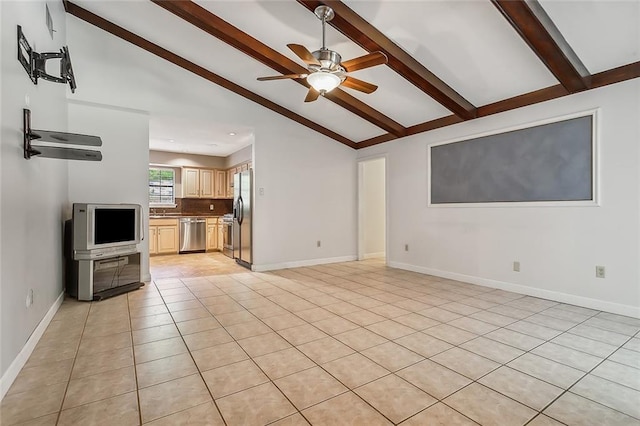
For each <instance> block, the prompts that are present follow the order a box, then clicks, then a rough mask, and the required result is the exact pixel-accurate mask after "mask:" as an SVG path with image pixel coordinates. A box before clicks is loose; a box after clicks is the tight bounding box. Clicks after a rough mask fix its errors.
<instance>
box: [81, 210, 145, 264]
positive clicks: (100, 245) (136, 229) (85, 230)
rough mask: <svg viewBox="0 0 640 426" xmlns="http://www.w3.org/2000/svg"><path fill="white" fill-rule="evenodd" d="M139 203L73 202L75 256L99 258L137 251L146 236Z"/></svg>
mask: <svg viewBox="0 0 640 426" xmlns="http://www.w3.org/2000/svg"><path fill="white" fill-rule="evenodd" d="M142 219H143V216H142V206H140V205H139V204H89V203H74V204H73V219H72V222H73V254H74V259H76V260H80V259H95V258H99V257H104V256H106V255H110V254H113V255H117V254H123V253H128V252H132V251H135V250H136V245H137V244H139V243H140V242H141V241H142V239H143V238H144V235H143V232H142Z"/></svg>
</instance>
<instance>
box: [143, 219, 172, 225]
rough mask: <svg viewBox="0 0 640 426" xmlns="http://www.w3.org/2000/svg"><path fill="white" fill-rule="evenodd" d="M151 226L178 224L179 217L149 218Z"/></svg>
mask: <svg viewBox="0 0 640 426" xmlns="http://www.w3.org/2000/svg"><path fill="white" fill-rule="evenodd" d="M149 226H178V219H149Z"/></svg>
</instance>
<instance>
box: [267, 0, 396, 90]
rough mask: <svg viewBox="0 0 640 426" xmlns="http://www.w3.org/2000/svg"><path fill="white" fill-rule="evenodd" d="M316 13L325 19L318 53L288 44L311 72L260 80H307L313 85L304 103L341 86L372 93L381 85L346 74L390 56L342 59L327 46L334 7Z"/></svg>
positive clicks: (380, 54) (378, 63)
mask: <svg viewBox="0 0 640 426" xmlns="http://www.w3.org/2000/svg"><path fill="white" fill-rule="evenodd" d="M314 13H315V15H316V16H317V17H318V19H320V20H321V21H322V47H321V48H320V49H319V50H316V51H315V52H310V51H309V50H308V49H307V48H306V47H304V46H302V45H300V44H287V47H288V48H289V49H291V50H292V51H293V53H295V54H296V55H297V56H298V57H299V58H300V59H302V60H303V61H304V63H305V64H306V65H307V69H308V70H309V72H308V73H304V74H285V75H276V76H271V77H259V78H258V80H259V81H268V80H281V79H287V78H290V79H294V80H296V79H303V78H306V79H307V83H309V85H310V86H311V87H310V88H309V92H308V93H307V97H306V98H305V99H304V101H305V102H313V101H315V100H316V99H318V97H319V96H320V95H324V94H325V93H328V92H330V91H332V90H333V89H335V88H336V87H338V86H340V85H342V86H344V87H348V88H350V89H354V90H358V91H360V92H363V93H367V94H368V93H373V92H375V91H376V89H377V88H378V86H376V85H375V84H371V83H367V82H366V81H362V80H359V79H357V78H354V77H351V76H350V75H347V73H349V72H352V71H357V70H361V69H364V68H369V67H373V66H376V65H382V64H386V63H387V57H386V56H385V54H384V53H382V52H372V53H369V54H367V55H364V56H360V57H358V58H354V59H350V60H348V61H345V62H342V57H341V56H340V55H339V54H338V52H335V51H333V50H329V49H327V47H326V46H325V25H326V23H327V22H329V21H331V20H332V19H333V17H334V16H335V14H334V12H333V9H331V8H330V7H329V6H324V5H323V6H318V7H316V9H315V11H314Z"/></svg>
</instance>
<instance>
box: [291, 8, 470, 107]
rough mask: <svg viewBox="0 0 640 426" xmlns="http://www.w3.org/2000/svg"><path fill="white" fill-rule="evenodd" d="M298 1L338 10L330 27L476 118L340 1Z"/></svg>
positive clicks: (462, 101)
mask: <svg viewBox="0 0 640 426" xmlns="http://www.w3.org/2000/svg"><path fill="white" fill-rule="evenodd" d="M298 3H300V4H301V5H303V6H305V7H306V8H307V9H309V10H310V11H312V12H313V11H314V10H315V8H316V7H318V6H320V5H323V4H324V5H327V6H330V7H331V8H332V9H333V11H334V12H335V17H334V18H333V19H332V20H331V22H329V24H330V25H331V26H333V27H334V28H335V29H337V30H338V31H340V32H341V33H342V34H344V35H345V36H346V37H348V38H349V39H351V40H353V41H354V42H355V43H356V44H358V45H359V46H360V47H362V48H363V49H365V50H366V51H368V52H375V51H381V52H383V53H384V54H385V55H387V58H388V62H387V65H388V66H389V67H390V68H391V69H393V70H394V71H395V72H397V73H398V74H400V75H401V76H402V77H404V78H405V79H407V80H408V81H409V82H411V83H412V84H413V85H415V86H416V87H417V88H419V89H420V90H422V91H423V92H424V93H426V94H427V95H429V96H431V97H432V98H433V99H435V100H436V101H437V102H439V103H440V104H441V105H442V106H444V107H445V108H447V109H448V110H449V111H451V112H453V113H454V114H455V115H457V116H458V117H460V118H462V119H464V120H470V119H472V118H475V117H476V107H475V106H473V105H472V104H471V103H470V102H469V101H467V100H466V99H465V98H463V97H462V96H461V95H460V94H459V93H458V92H456V91H455V90H453V89H452V88H451V87H449V86H448V85H447V84H446V83H445V82H444V81H442V80H440V79H439V78H438V77H437V76H436V75H435V74H433V73H432V72H431V71H429V70H428V69H427V68H425V66H424V65H422V64H421V63H420V62H418V61H417V60H416V59H415V58H414V57H413V56H411V55H409V54H408V53H407V52H405V51H404V50H403V49H402V48H401V47H400V46H398V45H397V44H395V43H394V42H393V41H391V40H390V39H389V38H388V37H387V36H385V35H384V34H383V33H382V32H380V31H379V30H378V29H376V28H375V27H374V26H373V25H371V24H370V23H368V22H367V21H366V20H364V19H363V18H362V17H361V16H360V15H358V14H357V13H355V12H354V11H353V10H352V9H350V8H349V7H348V6H347V5H345V4H344V3H342V2H341V1H334V0H323V1H317V0H298Z"/></svg>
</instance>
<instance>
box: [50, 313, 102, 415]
mask: <svg viewBox="0 0 640 426" xmlns="http://www.w3.org/2000/svg"><path fill="white" fill-rule="evenodd" d="M92 305H93V301H92V302H91V304H89V309H87V315H86V317H85V319H84V324H83V326H82V333H81V334H80V340H79V341H78V347H77V348H76V351H75V355H74V357H73V362H72V363H71V371H69V380H67V385H66V386H65V388H64V393H63V395H62V401H60V409H59V410H58V415H57V417H56V423H55V424H56V425H57V424H58V423H59V422H60V416H62V410H63V407H64V401H65V400H66V399H67V392H68V391H69V385H71V376H73V368H74V367H75V365H76V360H77V359H78V352H79V351H80V345H81V344H82V337H84V331H85V329H86V328H87V321H89V315H90V314H91V308H92V307H93V306H92Z"/></svg>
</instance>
